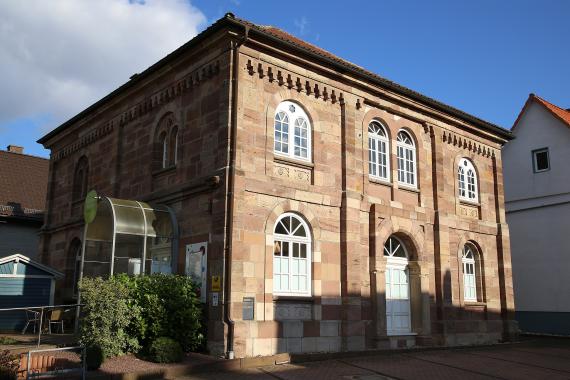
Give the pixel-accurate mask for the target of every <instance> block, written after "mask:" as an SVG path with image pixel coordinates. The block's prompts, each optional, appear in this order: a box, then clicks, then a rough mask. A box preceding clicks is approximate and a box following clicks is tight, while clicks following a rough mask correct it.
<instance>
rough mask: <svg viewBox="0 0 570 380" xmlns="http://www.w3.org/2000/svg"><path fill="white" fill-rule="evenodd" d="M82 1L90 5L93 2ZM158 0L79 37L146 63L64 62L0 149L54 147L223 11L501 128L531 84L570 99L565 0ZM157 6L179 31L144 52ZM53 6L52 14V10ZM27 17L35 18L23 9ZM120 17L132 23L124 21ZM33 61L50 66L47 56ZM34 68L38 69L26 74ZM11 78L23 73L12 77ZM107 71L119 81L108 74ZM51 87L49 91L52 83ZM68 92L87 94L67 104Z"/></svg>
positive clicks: (563, 102) (39, 151)
mask: <svg viewBox="0 0 570 380" xmlns="http://www.w3.org/2000/svg"><path fill="white" fill-rule="evenodd" d="M117 1H119V2H120V1H123V2H126V3H128V2H127V1H126V0H105V2H107V3H113V2H117ZM82 4H84V5H85V6H86V7H87V6H90V5H89V3H88V2H86V3H82ZM155 4H156V3H155V1H146V4H140V3H134V4H128V5H126V6H125V7H138V8H137V12H138V13H137V15H138V16H136V17H139V19H138V21H137V22H136V23H135V22H133V29H135V31H136V33H130V36H131V37H129V33H127V35H126V36H124V34H125V33H117V36H120V38H119V37H114V39H112V38H109V39H108V40H109V41H112V42H113V43H112V44H111V43H108V44H107V43H106V42H105V41H106V40H105V37H104V36H102V37H101V38H102V40H101V41H98V40H97V38H98V37H97V36H98V35H100V34H101V33H100V31H97V30H96V29H97V27H96V24H95V26H94V29H95V30H94V33H93V34H92V35H90V34H88V33H85V35H84V37H85V38H86V40H87V41H88V42H87V43H86V46H95V47H96V49H99V50H100V51H101V52H102V54H104V53H105V52H106V51H111V52H113V53H115V54H114V55H113V57H114V58H113V59H116V56H117V55H119V53H116V52H118V51H123V50H125V49H117V45H119V44H118V43H117V40H118V41H119V42H121V41H124V42H123V43H124V44H125V46H129V47H130V48H132V49H133V50H132V51H131V52H130V54H131V55H130V56H129V57H132V56H133V55H132V54H137V51H139V52H140V51H142V52H144V53H145V54H140V55H143V57H141V59H139V60H137V61H136V62H134V63H131V62H130V60H129V59H121V60H119V59H116V61H113V60H111V58H110V60H111V63H114V65H108V64H107V63H108V62H104V63H105V65H100V66H96V65H94V66H93V67H91V68H90V69H89V70H86V71H81V70H76V67H67V69H66V70H65V73H69V72H72V73H73V77H71V79H70V77H68V76H63V79H62V80H60V81H59V82H57V83H58V85H59V86H60V87H61V88H62V90H61V91H57V94H60V97H59V98H58V97H55V100H53V101H52V103H46V102H45V100H37V103H34V101H32V102H31V103H32V104H30V105H29V107H27V108H25V109H22V110H21V111H20V112H19V113H16V112H10V111H11V110H12V109H14V107H16V108H17V105H16V106H11V108H10V109H8V110H7V111H2V108H1V107H0V112H5V113H8V114H9V116H5V117H2V115H0V149H5V145H7V144H9V143H12V144H17V145H23V146H24V147H25V151H26V152H28V153H30V154H36V155H42V156H47V155H48V154H49V152H47V151H46V150H44V149H43V148H42V147H41V146H39V145H38V144H36V143H35V141H36V140H37V139H38V138H39V137H41V136H42V135H43V134H45V133H46V132H47V131H49V129H51V128H53V127H55V126H57V125H58V124H60V123H61V122H63V121H65V120H66V119H67V118H69V117H71V116H73V115H74V114H76V113H78V112H80V111H81V110H82V109H83V108H85V106H87V105H89V104H90V103H92V102H94V101H96V100H97V99H98V98H100V97H102V96H104V95H105V94H106V93H108V92H109V91H111V90H112V89H114V88H116V87H117V86H118V85H120V84H121V83H123V82H124V81H126V80H127V79H128V76H129V75H130V74H132V73H134V72H138V71H140V70H142V69H144V68H145V67H148V66H149V65H150V64H152V63H153V62H154V61H156V60H157V59H158V58H160V57H162V56H164V55H165V54H166V53H167V52H168V51H171V50H173V49H174V48H175V47H176V46H178V45H180V44H181V43H182V42H184V41H185V40H187V39H188V38H185V36H191V35H193V34H195V33H196V32H197V31H199V30H202V29H204V28H205V27H206V26H207V25H209V24H210V23H212V22H213V21H215V20H216V19H218V18H219V17H221V16H223V14H224V13H225V12H228V11H231V12H234V13H235V14H236V15H237V16H238V17H242V18H245V19H248V20H250V21H253V22H255V23H258V24H264V25H274V26H277V27H279V28H282V29H284V30H286V31H288V32H290V33H292V34H294V35H296V36H298V37H300V38H302V39H305V40H307V41H308V42H311V43H313V44H316V45H319V46H320V47H322V48H324V49H326V50H328V51H330V52H332V53H335V54H337V55H339V56H340V57H342V58H344V59H347V60H349V61H351V62H353V63H355V64H358V65H360V66H363V67H365V68H367V69H368V70H370V71H373V72H375V73H377V74H379V75H381V76H384V77H386V78H388V79H391V80H393V81H395V82H397V83H400V84H402V85H404V86H407V87H409V88H412V89H414V90H416V91H419V92H421V93H423V94H425V95H428V96H430V97H433V98H435V99H438V100H440V101H442V102H444V103H447V104H450V105H453V106H455V107H457V108H459V109H462V110H464V111H466V112H468V113H471V114H473V115H476V116H478V117H480V118H482V119H485V120H488V121H490V122H493V123H496V124H498V125H500V126H502V127H505V128H510V127H511V125H512V123H513V121H514V120H515V118H516V116H517V114H518V112H519V111H520V109H521V107H522V106H523V104H524V102H525V100H526V98H527V97H528V94H529V93H530V92H534V93H536V94H537V95H540V96H542V97H543V98H545V99H547V100H549V101H551V102H553V103H554V104H557V105H559V106H561V107H564V108H568V107H570V91H569V90H570V22H568V17H569V15H570V1H566V0H557V1H555V0H543V1H507V0H505V1H497V0H493V1H491V0H477V1H459V0H454V1H443V0H441V1H420V0H418V1H395V0H394V1H357V0H353V1H350V2H348V1H332V0H331V1H307V0H305V1H296V0H294V1H287V2H277V1H267V0H266V1H252V0H194V1H192V2H191V5H192V8H191V7H190V6H189V3H186V4H182V6H184V7H186V8H188V9H189V10H188V9H187V10H181V8H180V7H181V4H180V0H168V1H166V2H164V3H163V2H161V3H160V5H155ZM164 4H166V5H164ZM151 5H152V6H155V7H159V6H160V7H162V8H164V7H171V9H162V8H161V9H159V11H163V12H164V14H165V15H168V17H171V18H172V20H176V22H173V21H171V22H170V24H176V23H178V24H177V25H176V27H177V29H176V30H175V31H176V33H172V36H176V37H171V35H168V34H167V35H165V36H161V37H162V38H163V40H168V41H172V43H171V45H174V46H164V48H163V50H159V49H158V50H153V51H149V52H147V51H146V50H145V49H147V47H146V46H147V44H145V43H144V42H141V43H140V44H137V43H136V41H138V40H137V38H139V37H137V36H139V35H143V36H144V34H145V29H144V26H145V24H146V23H148V22H151V21H141V20H144V17H152V13H155V14H156V12H157V10H156V9H155V10H153V12H151V13H150V15H146V16H145V15H144V14H143V15H142V16H141V14H142V12H143V11H142V10H143V7H150V6H151ZM125 7H123V8H125ZM46 12H50V10H49V9H48V8H46ZM102 12H104V10H103V11H102ZM181 12H182V13H184V14H183V17H182V16H180V15H181V14H182V13H181ZM1 13H2V12H1V10H0V14H1ZM59 13H61V12H59ZM91 14H92V15H93V14H95V15H96V14H97V13H96V12H95V13H93V12H92V13H91ZM121 14H122V13H121ZM126 14H127V16H121V17H127V18H128V17H130V16H129V13H128V12H127V13H126ZM12 17H14V16H12ZM21 17H23V18H26V17H28V16H26V14H25V13H22V14H21ZM101 17H103V18H105V17H106V14H105V13H102V16H101ZM165 17H166V16H165ZM91 18H96V16H91ZM1 22H2V20H1V16H0V23H1ZM152 22H154V21H152ZM184 23H186V24H184ZM122 24H123V25H124V24H127V25H128V20H127V21H125V22H123V23H122ZM141 24H142V26H141ZM58 25H59V24H58ZM113 25H114V24H113ZM78 28H82V26H81V25H79V26H78ZM109 28H112V27H109ZM137 28H138V29H137ZM44 30H45V29H44ZM156 30H157V28H153V29H152V30H148V33H156ZM159 30H160V28H159ZM24 32H25V31H24ZM24 32H19V31H18V30H16V31H14V32H13V33H12V34H11V35H10V37H11V40H18V41H21V44H22V45H23V46H24V47H25V46H26V43H27V42H26V41H29V39H28V40H26V39H25V38H21V39H18V38H17V37H18V33H24ZM121 32H124V29H123V30H122V31H121ZM1 33H2V32H1V31H0V46H1V45H2V39H1V38H2V36H1ZM4 33H5V32H4ZM42 33H45V32H42ZM59 33H60V35H59V37H58V38H55V39H54V41H60V40H61V39H62V38H63V37H61V36H62V35H63V36H66V35H67V34H69V33H73V31H72V30H71V31H70V30H63V31H59ZM165 33H167V32H165ZM103 34H104V33H103ZM14 36H15V37H14ZM80 37H81V35H80ZM129 38H132V39H133V40H136V41H135V42H133V40H129ZM177 38H180V40H177ZM40 39H41V36H40ZM64 39H65V38H64ZM142 41H144V39H143V40H142ZM40 42H41V41H40ZM48 42H49V41H48ZM77 43H78V44H81V43H82V41H81V40H78V41H77ZM44 44H45V42H44ZM22 45H20V46H19V47H17V51H21V50H22V49H23V48H22ZM133 45H134V47H133ZM119 47H120V46H119ZM0 49H2V48H1V47H0ZM28 49H29V50H32V51H33V49H32V48H28ZM62 49H63V48H62ZM136 49H138V50H136ZM1 53H2V51H1V50H0V55H1ZM62 55H64V54H62ZM26 57H27V56H26ZM92 60H93V59H91V61H92ZM38 62H40V63H38V64H39V65H42V68H43V67H44V66H43V65H44V62H43V60H42V61H38ZM66 62H67V61H66ZM78 64H79V65H81V62H78ZM2 65H3V62H2V59H1V58H0V70H1V71H0V72H1V73H2V74H0V84H2V79H1V76H9V75H10V72H9V71H6V70H5V68H2ZM55 66H56V65H55V64H54V67H55ZM86 66H89V65H86ZM54 67H48V68H45V69H44V68H43V69H42V72H43V73H45V72H48V73H50V75H48V76H47V77H48V78H51V77H52V76H51V72H50V71H49V70H55V71H57V69H58V67H55V68H54ZM114 67H116V68H117V69H116V70H114ZM33 69H34V67H33V66H31V69H30V70H33ZM60 71H62V70H60ZM66 75H67V74H66ZM102 76H104V77H102ZM14 77H15V80H16V81H18V82H19V81H20V78H18V76H17V75H14ZM107 77H112V79H108V80H105V79H107ZM90 78H95V79H90ZM101 78H103V79H101ZM100 83H103V84H100ZM48 84H49V80H48ZM73 85H76V86H75V87H73ZM0 87H1V86H0ZM58 88H59V87H58ZM69 88H72V89H73V91H72V92H71V94H75V93H79V94H81V96H77V97H76V96H73V95H71V96H70V95H69V92H66V91H65V89H69ZM34 89H35V87H34V84H33V83H32V84H29V88H27V89H26V90H27V93H30V91H31V92H32V93H34V91H35V90H34ZM15 91H17V89H16V90H15ZM46 91H47V92H48V93H49V87H48V88H47V89H46ZM0 96H1V97H2V98H5V97H9V96H10V93H7V92H5V91H3V93H2V95H0ZM38 98H39V99H45V98H46V97H45V96H43V97H40V96H38ZM49 98H50V99H51V98H52V97H51V96H50V97H49ZM73 98H78V99H80V100H77V101H72V99H73ZM24 99H27V98H24ZM67 100H69V101H67ZM52 110H57V112H56V111H52ZM10 115H11V116H10Z"/></svg>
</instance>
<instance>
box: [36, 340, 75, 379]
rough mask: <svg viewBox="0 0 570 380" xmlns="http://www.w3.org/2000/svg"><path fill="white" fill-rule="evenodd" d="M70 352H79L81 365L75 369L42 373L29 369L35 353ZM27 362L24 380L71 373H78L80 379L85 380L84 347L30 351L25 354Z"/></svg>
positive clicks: (51, 370)
mask: <svg viewBox="0 0 570 380" xmlns="http://www.w3.org/2000/svg"><path fill="white" fill-rule="evenodd" d="M72 350H81V365H80V366H79V367H76V368H57V367H55V368H53V369H50V368H46V370H45V371H44V372H41V371H40V369H38V368H31V363H32V355H33V354H37V353H48V352H61V351H72ZM27 358H28V362H27V368H26V380H29V379H34V378H42V377H53V376H60V375H69V374H72V373H78V374H79V373H80V374H81V379H82V380H85V368H86V367H85V366H86V361H85V347H84V346H75V347H63V348H48V349H44V350H31V351H28V354H27Z"/></svg>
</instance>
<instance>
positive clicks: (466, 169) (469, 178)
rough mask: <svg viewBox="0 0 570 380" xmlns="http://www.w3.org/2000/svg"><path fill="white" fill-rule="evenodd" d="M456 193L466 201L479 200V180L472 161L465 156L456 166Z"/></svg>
mask: <svg viewBox="0 0 570 380" xmlns="http://www.w3.org/2000/svg"><path fill="white" fill-rule="evenodd" d="M457 195H458V196H459V199H461V200H464V201H467V202H479V180H478V178H477V171H476V170H475V166H474V165H473V163H472V162H471V161H470V160H468V159H467V158H462V159H461V160H459V165H458V166H457Z"/></svg>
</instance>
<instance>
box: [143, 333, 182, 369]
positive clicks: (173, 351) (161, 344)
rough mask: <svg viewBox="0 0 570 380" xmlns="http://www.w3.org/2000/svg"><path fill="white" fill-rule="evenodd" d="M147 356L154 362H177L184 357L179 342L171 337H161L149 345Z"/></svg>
mask: <svg viewBox="0 0 570 380" xmlns="http://www.w3.org/2000/svg"><path fill="white" fill-rule="evenodd" d="M148 353H149V358H150V360H152V361H153V362H156V363H177V362H179V361H181V360H182V358H183V357H184V352H183V351H182V347H181V346H180V343H178V342H177V341H175V340H174V339H172V338H168V337H161V338H158V339H156V340H155V341H154V342H152V344H151V345H150V347H149V350H148Z"/></svg>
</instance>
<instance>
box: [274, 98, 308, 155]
mask: <svg viewBox="0 0 570 380" xmlns="http://www.w3.org/2000/svg"><path fill="white" fill-rule="evenodd" d="M274 121H275V124H274V146H273V150H274V152H275V153H276V154H278V155H281V156H288V157H291V158H295V159H300V160H303V161H311V124H310V122H309V117H308V116H307V114H306V113H305V111H304V110H303V108H302V107H300V106H299V105H297V104H295V103H293V102H290V101H285V102H282V103H281V104H279V106H278V107H277V109H276V110H275V120H274ZM291 127H292V128H293V131H291V129H290V128H291Z"/></svg>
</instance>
